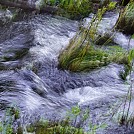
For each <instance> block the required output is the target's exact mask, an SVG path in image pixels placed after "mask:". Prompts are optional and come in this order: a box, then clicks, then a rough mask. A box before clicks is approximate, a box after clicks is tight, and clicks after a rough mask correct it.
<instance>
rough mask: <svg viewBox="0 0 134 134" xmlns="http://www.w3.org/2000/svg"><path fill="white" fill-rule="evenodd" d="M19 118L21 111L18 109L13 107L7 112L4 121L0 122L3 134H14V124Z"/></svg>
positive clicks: (0, 130) (0, 129)
mask: <svg viewBox="0 0 134 134" xmlns="http://www.w3.org/2000/svg"><path fill="white" fill-rule="evenodd" d="M18 118H19V110H18V109H17V108H16V107H11V108H8V109H7V110H6V113H5V116H4V120H3V121H2V122H0V132H1V134H13V127H12V125H13V122H14V120H16V119H18Z"/></svg>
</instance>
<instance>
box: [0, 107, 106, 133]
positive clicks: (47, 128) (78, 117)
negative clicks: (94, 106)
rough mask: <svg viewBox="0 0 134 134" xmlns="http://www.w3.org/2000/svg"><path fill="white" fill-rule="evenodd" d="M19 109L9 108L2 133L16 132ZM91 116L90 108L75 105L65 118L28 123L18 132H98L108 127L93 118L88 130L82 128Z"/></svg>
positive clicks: (0, 130) (2, 124) (0, 129)
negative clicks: (15, 126)
mask: <svg viewBox="0 0 134 134" xmlns="http://www.w3.org/2000/svg"><path fill="white" fill-rule="evenodd" d="M18 117H19V111H18V109H16V108H14V107H12V108H9V109H8V110H7V112H6V115H5V120H4V121H3V122H1V124H0V132H2V134H14V133H16V132H15V131H14V130H13V127H12V125H13V122H14V121H15V120H16V119H18ZM89 118H90V113H89V110H88V109H86V110H84V111H83V110H81V108H80V107H79V106H74V107H72V109H71V110H70V111H68V112H67V116H66V118H65V119H63V120H61V121H47V120H43V119H41V120H39V121H37V122H35V123H33V124H30V125H27V126H26V128H24V127H21V126H20V127H19V128H18V129H17V134H23V133H35V134H73V133H74V134H96V131H97V130H99V129H104V128H106V126H107V125H106V124H101V125H94V124H93V123H92V120H90V121H89V130H88V131H87V132H85V131H84V129H83V128H82V124H84V122H85V121H87V119H89Z"/></svg>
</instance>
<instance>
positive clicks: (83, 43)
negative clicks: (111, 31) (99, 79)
mask: <svg viewBox="0 0 134 134" xmlns="http://www.w3.org/2000/svg"><path fill="white" fill-rule="evenodd" d="M115 5H116V3H115V2H111V3H109V4H108V5H107V6H105V7H103V8H102V9H99V10H98V13H97V14H96V15H95V16H94V17H93V18H92V21H91V22H90V23H89V24H88V26H87V27H86V28H85V27H84V28H81V29H80V31H79V32H78V33H77V35H76V36H75V37H74V38H73V39H72V40H71V41H70V44H69V46H68V47H67V48H66V50H65V51H63V52H62V53H61V54H60V56H59V67H60V68H62V69H66V70H70V71H74V72H79V71H90V70H93V69H96V68H99V67H101V66H105V65H108V64H109V63H111V62H115V63H119V64H126V65H128V64H129V63H128V60H127V57H128V54H127V52H125V51H124V50H123V49H120V50H119V49H118V48H119V47H113V48H114V49H109V48H108V49H107V50H103V49H101V48H100V47H97V46H96V45H104V44H105V45H106V44H108V43H109V42H110V41H111V39H110V38H109V39H107V38H105V37H106V35H104V37H103V36H101V37H99V36H98V34H97V29H98V25H99V23H100V21H101V19H102V16H103V14H104V13H105V12H106V11H107V10H112V9H114V7H115ZM103 41H105V42H103ZM115 50H116V51H115ZM118 50H119V51H118Z"/></svg>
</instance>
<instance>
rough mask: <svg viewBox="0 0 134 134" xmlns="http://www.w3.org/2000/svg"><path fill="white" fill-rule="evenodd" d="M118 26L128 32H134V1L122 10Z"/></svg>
mask: <svg viewBox="0 0 134 134" xmlns="http://www.w3.org/2000/svg"><path fill="white" fill-rule="evenodd" d="M117 28H118V29H120V30H121V31H123V32H124V33H126V34H133V33H134V1H133V0H131V2H129V4H127V6H126V7H125V8H124V9H122V10H121V12H120V17H119V20H118V24H117Z"/></svg>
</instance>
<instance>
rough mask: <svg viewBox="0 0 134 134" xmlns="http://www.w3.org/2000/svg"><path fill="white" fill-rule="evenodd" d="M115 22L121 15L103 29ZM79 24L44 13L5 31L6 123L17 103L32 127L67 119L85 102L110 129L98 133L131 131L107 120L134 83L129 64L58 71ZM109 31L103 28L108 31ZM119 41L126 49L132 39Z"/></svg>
mask: <svg viewBox="0 0 134 134" xmlns="http://www.w3.org/2000/svg"><path fill="white" fill-rule="evenodd" d="M110 18H111V19H113V18H115V19H114V20H115V21H114V22H113V23H115V22H116V19H117V17H116V15H115V14H113V17H112V16H108V15H106V16H105V18H104V21H103V27H104V26H111V24H110V25H109V23H111V21H110ZM78 25H79V22H77V21H72V20H68V19H66V18H62V17H58V16H51V15H46V14H42V15H41V14H40V15H33V16H29V17H28V18H27V19H25V20H20V21H17V22H13V23H12V24H8V25H5V26H4V27H0V116H1V119H2V117H3V114H4V113H5V109H6V108H8V107H9V106H13V105H16V106H17V107H18V108H19V109H20V111H21V119H20V121H21V122H22V123H23V124H26V123H29V122H34V121H35V120H38V119H39V118H41V117H43V118H47V119H55V118H61V117H63V116H64V115H65V112H66V111H67V110H68V109H69V108H71V107H72V106H75V105H77V104H79V105H80V106H81V107H82V108H86V107H89V108H90V110H91V116H92V118H93V121H94V123H101V122H104V121H105V122H106V123H107V124H108V125H109V128H108V129H107V130H105V131H102V132H101V131H100V132H98V133H102V134H104V133H107V134H110V133H111V134H123V133H125V132H126V129H125V128H124V127H119V126H118V125H117V123H115V122H114V121H112V120H111V119H110V116H106V114H107V113H108V112H109V110H110V109H111V107H112V106H113V105H114V104H116V103H117V102H120V100H121V98H122V97H124V95H126V94H127V90H128V88H129V85H127V84H126V83H125V81H123V80H122V79H121V78H120V72H121V71H123V70H124V66H123V65H117V64H114V63H113V64H110V65H108V66H106V67H102V68H100V69H98V70H94V71H92V72H89V73H72V72H68V71H63V70H60V69H58V56H59V54H60V52H61V51H62V50H64V49H65V48H66V47H67V45H68V43H69V40H70V39H71V38H72V37H73V36H74V35H75V34H76V32H77V30H78ZM103 27H102V30H107V29H108V28H106V29H105V27H104V28H103ZM120 37H121V38H120ZM115 40H116V43H118V44H119V45H121V46H122V45H123V46H124V47H125V45H127V41H128V40H129V38H128V37H127V36H125V35H123V34H122V33H117V34H116V36H115ZM124 40H125V41H126V44H123V43H125V41H124ZM121 42H123V43H121ZM133 42H134V40H131V45H132V47H133V46H134V43H133ZM84 127H85V129H87V126H84ZM111 130H112V131H111Z"/></svg>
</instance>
